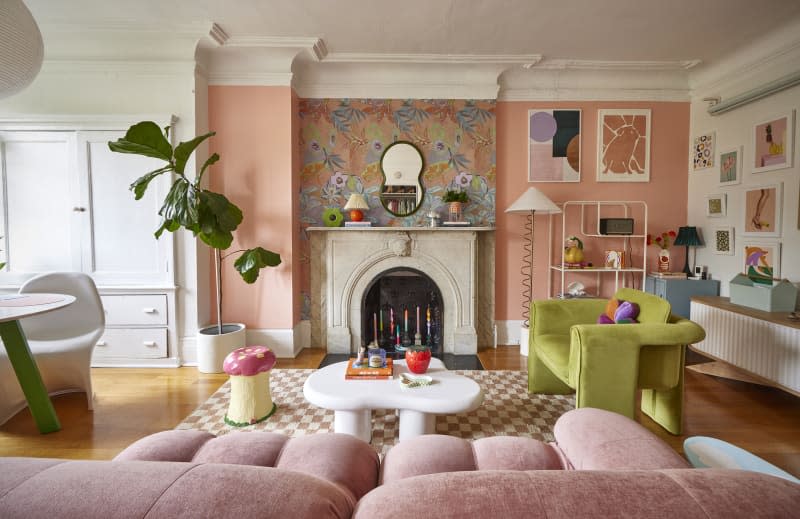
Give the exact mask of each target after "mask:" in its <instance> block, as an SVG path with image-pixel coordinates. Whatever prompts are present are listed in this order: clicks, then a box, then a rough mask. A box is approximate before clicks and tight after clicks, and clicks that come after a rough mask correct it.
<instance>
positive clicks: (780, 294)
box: [730, 274, 797, 312]
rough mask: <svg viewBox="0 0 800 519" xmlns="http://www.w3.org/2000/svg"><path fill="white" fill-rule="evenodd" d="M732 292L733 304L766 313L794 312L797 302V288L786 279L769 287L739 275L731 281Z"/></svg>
mask: <svg viewBox="0 0 800 519" xmlns="http://www.w3.org/2000/svg"><path fill="white" fill-rule="evenodd" d="M730 291H731V303H735V304H737V305H742V306H749V307H750V308H755V309H757V310H763V311H765V312H793V311H794V307H795V303H796V302H797V287H796V286H794V285H793V284H792V283H790V282H788V281H786V280H785V279H784V280H781V281H777V282H773V283H772V286H769V285H761V284H759V283H753V282H752V281H751V280H750V278H748V277H747V276H745V275H744V274H737V275H736V276H735V277H734V278H733V279H731V286H730Z"/></svg>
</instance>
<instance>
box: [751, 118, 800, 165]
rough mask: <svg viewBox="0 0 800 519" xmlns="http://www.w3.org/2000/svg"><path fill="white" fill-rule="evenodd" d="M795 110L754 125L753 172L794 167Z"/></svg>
mask: <svg viewBox="0 0 800 519" xmlns="http://www.w3.org/2000/svg"><path fill="white" fill-rule="evenodd" d="M793 151H794V110H791V111H789V112H788V113H785V114H783V115H780V116H778V117H773V118H772V119H769V120H767V121H762V122H760V123H757V124H756V125H755V126H754V127H753V164H752V165H753V173H763V172H764V171H773V170H776V169H784V168H790V167H792V158H793V157H792V153H793Z"/></svg>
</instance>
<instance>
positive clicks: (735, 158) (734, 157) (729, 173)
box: [719, 146, 742, 186]
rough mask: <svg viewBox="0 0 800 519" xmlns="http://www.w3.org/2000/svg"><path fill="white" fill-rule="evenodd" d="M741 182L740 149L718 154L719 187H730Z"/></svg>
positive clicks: (739, 147) (723, 151)
mask: <svg viewBox="0 0 800 519" xmlns="http://www.w3.org/2000/svg"><path fill="white" fill-rule="evenodd" d="M741 181H742V147H741V146H738V147H736V148H731V149H727V150H721V151H720V152H719V185H721V186H732V185H734V184H738V183H739V182H741Z"/></svg>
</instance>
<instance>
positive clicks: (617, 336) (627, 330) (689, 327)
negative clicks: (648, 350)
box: [570, 319, 706, 353]
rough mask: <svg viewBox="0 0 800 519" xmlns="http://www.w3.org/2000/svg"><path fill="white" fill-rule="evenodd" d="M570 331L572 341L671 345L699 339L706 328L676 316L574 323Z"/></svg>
mask: <svg viewBox="0 0 800 519" xmlns="http://www.w3.org/2000/svg"><path fill="white" fill-rule="evenodd" d="M570 335H571V341H572V344H573V345H576V344H577V345H591V344H593V343H597V344H603V345H604V346H606V347H609V346H611V345H613V344H615V343H623V342H624V343H629V344H636V345H642V346H644V345H648V346H671V345H676V344H679V345H686V344H694V343H696V342H700V341H702V340H703V339H704V338H705V336H706V332H705V330H703V328H701V327H700V325H698V324H697V323H695V322H693V321H690V320H689V319H677V320H675V321H674V322H670V323H663V324H662V323H639V324H578V325H575V326H573V327H572V328H571V329H570ZM573 347H574V346H573ZM570 353H572V351H571V352H570Z"/></svg>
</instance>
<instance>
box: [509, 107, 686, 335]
mask: <svg viewBox="0 0 800 519" xmlns="http://www.w3.org/2000/svg"><path fill="white" fill-rule="evenodd" d="M531 108H580V109H581V110H582V122H581V132H582V143H581V157H582V159H581V160H582V166H581V169H582V171H581V181H580V182H579V183H544V182H537V183H529V182H528V180H527V171H528V157H527V138H528V120H527V117H528V110H529V109H531ZM613 108H617V109H632V108H649V109H650V110H651V133H652V140H651V150H650V153H651V155H650V160H651V171H650V182H642V183H619V182H617V183H605V182H597V181H596V180H595V177H596V173H597V110H598V109H613ZM688 146H689V103H677V102H661V103H654V102H625V103H622V102H558V103H553V102H550V103H544V102H498V103H497V208H496V209H497V211H496V218H497V235H496V236H497V254H496V262H497V263H496V271H495V278H496V292H495V297H496V315H495V318H496V319H497V320H512V319H522V309H521V304H522V285H521V283H522V275H521V273H520V268H521V265H522V257H523V250H522V247H523V241H524V240H523V234H524V224H525V217H524V216H520V215H515V214H506V213H505V209H506V208H507V207H508V206H509V205H511V203H512V202H514V200H516V199H517V197H519V196H520V195H521V194H522V193H523V192H524V191H525V190H526V189H527V188H528V187H529V186H534V187H536V188H538V189H539V190H540V191H542V192H543V193H545V194H546V195H547V196H549V197H550V198H551V199H552V200H553V201H555V202H564V201H567V200H643V201H645V202H646V203H647V205H648V208H649V229H648V230H649V232H650V234H654V235H657V234H661V232H663V231H667V230H670V229H674V230H676V231H677V229H678V227H679V226H681V225H685V224H686V208H687V182H688V178H687V174H688V166H687V164H688V162H687V161H688V159H687V153H688V151H687V150H688V149H689V147H688ZM547 235H548V217H547V216H544V215H542V216H537V217H536V228H535V236H536V240H535V247H534V265H535V267H534V293H533V297H534V299H542V298H546V297H548V295H549V294H548V293H547V276H548V274H549V269H548V263H549V260H548V248H547ZM562 246H563V245H562V243H561V233H560V230H558V232H557V236H555V237H554V239H553V247H554V252H555V253H558V252H559V250H560V248H561V247H562ZM586 247H587V260H588V261H593V262H594V263H598V262H599V261H600V259H601V255H602V249H603V247H602V246H601V245H598V244H593V243H587V244H586ZM638 249H639V251H638V255H639V256H640V257H641V246H639V247H638ZM598 251H600V252H598ZM657 252H658V248H657V247H656V246H650V247H649V249H648V251H647V256H648V268H649V269H650V270H655V268H656V259H655V258H656V256H657ZM671 254H672V259H673V261H674V262H676V265H675V267H673V269H672V270H681V269H682V268H683V256H684V249H683V247H674V248H672V249H671ZM636 255H637V250H636V248H634V256H636ZM559 257H560V256H559ZM605 276H609V277H608V278H606V282H604V283H603V284H602V287H601V288H602V290H601V291H602V293H603V294H605V295H608V294H609V292H611V291H613V275H608V274H606V275H605ZM584 277H586V276H584ZM594 280H595V276H589V277H588V279H583V278H580V277H571V278H570V281H581V282H583V283H584V284H585V285H587V286H591V285H593V284H594V283H595V281H594ZM555 281H556V280H555V279H554V282H555ZM608 281H610V283H608ZM558 282H560V277H559V278H558ZM609 285H610V286H609ZM629 286H630V285H629ZM639 288H642V287H641V286H639Z"/></svg>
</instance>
